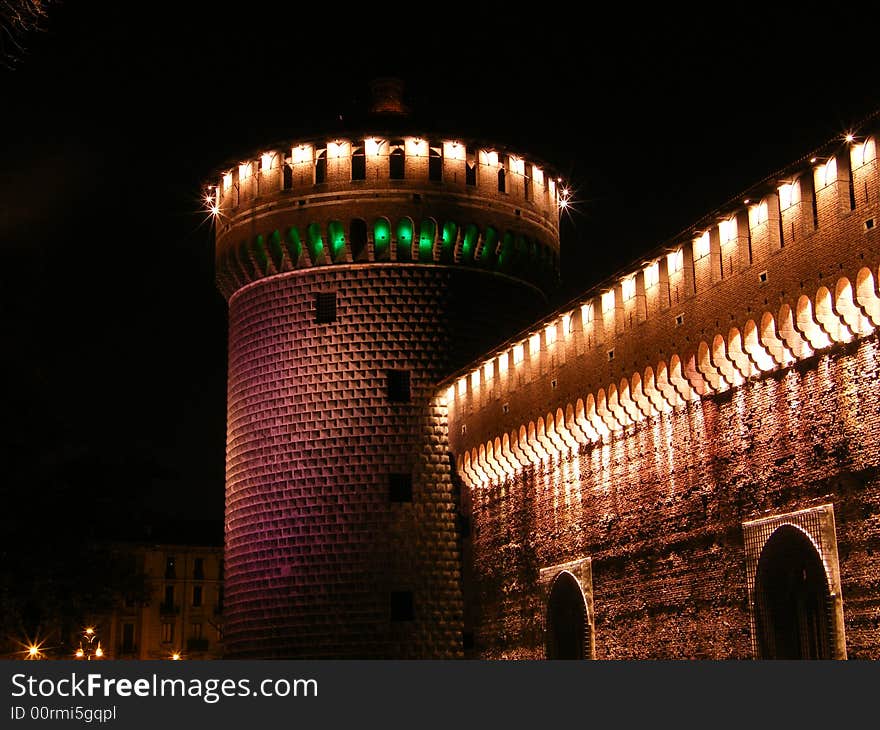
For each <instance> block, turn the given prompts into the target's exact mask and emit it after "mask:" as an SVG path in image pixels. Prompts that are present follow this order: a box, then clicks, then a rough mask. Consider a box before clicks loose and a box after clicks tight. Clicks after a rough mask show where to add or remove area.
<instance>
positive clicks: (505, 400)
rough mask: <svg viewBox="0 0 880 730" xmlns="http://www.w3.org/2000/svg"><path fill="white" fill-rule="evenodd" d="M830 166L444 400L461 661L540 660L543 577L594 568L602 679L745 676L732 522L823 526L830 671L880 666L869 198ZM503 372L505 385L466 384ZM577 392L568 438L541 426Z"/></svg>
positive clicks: (454, 386) (878, 253)
mask: <svg viewBox="0 0 880 730" xmlns="http://www.w3.org/2000/svg"><path fill="white" fill-rule="evenodd" d="M869 142H870V144H871V149H873V143H874V142H873V139H870V140H869ZM836 154H837V157H836V159H837V166H836V172H835V173H834V174H833V175H832V176H831V177H830V178H829V179H824V178H823V177H822V176H823V175H826V172H825V170H824V168H823V169H822V170H819V169H818V168H817V169H815V170H813V169H811V168H810V167H809V166H806V168H805V169H803V170H800V171H798V172H797V174H792V173H791V172H789V173H788V177H787V178H786V179H787V180H788V181H791V180H792V179H794V180H795V181H796V184H797V185H798V186H799V191H800V192H799V196H800V197H799V198H798V197H797V196H795V200H796V201H797V202H795V203H793V204H792V205H791V206H789V207H785V206H784V204H783V203H781V202H780V200H781V198H780V196H779V195H778V194H777V192H776V188H773V189H772V192H770V193H768V194H766V196H765V197H763V199H762V198H760V197H758V198H757V200H756V199H754V198H753V200H752V204H753V207H752V208H750V209H748V210H745V209H743V210H739V211H737V210H732V211H728V212H727V215H730V216H733V217H735V218H736V220H737V223H738V226H737V228H738V234H737V236H736V237H735V238H733V239H732V240H730V241H728V242H726V243H723V244H722V242H721V241H720V239H719V227H718V226H717V225H716V226H715V227H710V228H709V229H708V231H707V234H706V235H708V236H709V239H708V243H709V245H708V253H707V254H706V255H705V256H700V255H698V254H697V253H696V249H697V243H696V242H695V241H694V242H692V241H689V240H684V241H682V243H681V249H682V254H683V266H682V267H681V269H680V270H678V271H673V270H672V267H671V266H670V265H669V261H668V260H667V257H666V255H665V252H664V253H663V254H661V255H660V256H659V257H658V260H657V262H658V265H659V284H654V285H653V286H648V285H646V279H645V275H644V273H643V269H635V270H633V272H632V275H634V276H635V277H636V281H635V287H634V292H635V295H634V296H631V297H626V296H624V284H623V280H622V279H621V280H619V281H617V282H606V283H605V284H603V285H602V286H600V287H599V288H598V289H596V290H594V291H593V292H589V293H587V295H585V297H584V299H583V300H582V301H581V302H577V303H572V304H571V305H569V307H568V308H566V309H564V310H560V311H559V312H556V313H554V314H553V315H551V316H549V317H547V318H544V319H543V320H541V321H539V322H536V323H535V325H534V326H532V327H531V328H529V329H528V330H525V331H523V332H521V333H519V334H518V335H517V336H516V337H514V338H512V339H511V340H510V342H509V343H508V344H506V345H504V346H503V347H502V348H500V349H498V350H494V351H491V352H487V353H485V354H484V355H483V357H482V358H481V359H480V360H478V361H475V362H474V363H472V364H471V365H470V366H469V367H466V368H464V369H462V370H461V371H460V372H459V373H457V374H456V375H454V376H452V377H451V378H450V379H448V380H447V381H446V382H445V383H443V384H441V388H442V390H443V391H444V392H445V393H446V395H447V401H448V403H449V408H450V421H449V434H450V442H451V446H452V449H453V452H454V453H455V454H456V457H457V464H458V466H459V473H460V475H461V478H462V479H463V481H465V482H466V483H468V489H466V490H465V497H466V499H465V506H466V508H467V510H468V511H469V513H470V523H471V526H472V529H471V533H470V535H469V537H468V539H466V540H465V541H464V544H463V554H464V555H465V564H464V566H463V575H464V579H465V580H464V591H465V596H466V602H467V603H468V610H467V611H466V614H465V615H466V623H467V625H466V627H465V630H466V631H468V632H472V633H473V634H474V637H475V641H474V649H473V650H472V655H473V656H479V657H483V658H519V659H525V658H540V657H543V656H544V653H545V628H546V626H545V621H546V616H547V601H548V592H549V588H550V585H551V584H552V580H550V579H548V573H552V572H554V571H552V570H550V568H551V566H561V565H565V564H578V565H581V564H584V563H583V562H580V563H579V562H578V561H588V562H589V565H590V571H589V581H586V580H584V581H583V583H582V588H583V590H584V592H585V599H586V603H587V605H588V607H589V609H590V617H589V621H590V623H591V627H590V628H591V630H592V632H593V633H592V639H593V648H592V651H593V654H594V656H595V657H596V658H607V659H647V658H750V657H753V656H755V644H754V638H753V636H752V623H751V618H750V614H751V607H750V605H749V590H750V587H751V585H752V582H753V580H754V576H753V575H749V574H747V565H752V566H753V565H754V562H755V560H756V555H755V554H751V555H748V556H747V554H746V545H745V542H744V524H743V523H750V522H752V521H755V520H762V519H768V520H770V519H775V518H779V520H780V524H781V523H782V522H784V521H785V520H784V518H785V516H786V515H791V514H793V513H796V512H799V511H801V510H808V509H814V510H821V509H825V507H824V506H826V505H828V506H830V508H829V509H830V510H831V511H832V512H833V520H832V521H829V522H828V523H827V524H831V525H833V526H834V529H835V530H836V554H832V553H834V552H835V551H834V550H831V549H829V550H827V551H826V550H825V549H824V548H823V551H822V559H823V561H824V564H825V570H826V573H827V575H828V577H829V582H830V583H832V585H833V583H834V581H831V580H830V578H831V577H834V579H835V580H836V579H837V575H838V572H837V571H838V570H839V586H840V591H841V593H842V626H843V632H844V634H845V636H844V637H839V638H841V639H843V641H842V642H841V647H845V649H842V650H841V652H840V653H839V654H843V653H844V652H845V655H846V656H847V657H848V658H851V659H880V631H878V629H880V472H878V469H880V437H878V433H877V429H878V425H880V379H878V375H880V373H878V337H877V329H876V328H877V327H878V325H880V316H878V309H877V303H878V301H880V300H878V290H877V285H876V282H877V281H878V265H880V238H878V233H877V226H876V225H875V221H877V220H878V218H880V207H878V190H880V180H878V175H877V162H876V159H874V158H873V157H872V159H871V160H869V161H867V162H864V164H859V166H858V167H857V168H856V169H854V170H850V169H849V168H848V165H849V163H850V160H849V157H850V155H849V150H848V148H844V149H843V150H842V151H839V152H837V153H836ZM872 154H873V153H872ZM832 157H833V156H832ZM859 162H860V163H861V162H863V161H862V160H860V161H859ZM804 165H806V163H805V161H804ZM850 181H852V183H850ZM850 191H852V194H850ZM811 200H812V201H814V203H813V204H812V205H811V202H810V201H811ZM761 206H766V208H765V209H763V210H759V208H761ZM774 206H775V208H774ZM695 235H696V234H695ZM700 235H702V234H701V233H700ZM642 265H643V266H644V264H642ZM624 278H627V276H625V277H624ZM605 291H612V292H613V295H612V297H611V298H609V301H610V302H611V306H610V307H603V305H602V294H603V293H604V292H605ZM581 305H584V307H589V308H590V310H589V311H590V312H591V315H592V316H591V317H589V316H587V315H586V314H585V311H586V310H585V309H581ZM603 309H604V310H605V311H603ZM564 317H568V318H569V319H563V318H564ZM677 318H678V319H677ZM548 324H549V325H552V326H553V327H554V328H555V329H554V332H553V334H554V335H555V337H550V336H548V334H547V333H546V331H545V328H546V326H547V325H548ZM567 325H570V328H569V329H566V326H567ZM764 325H766V326H764ZM749 332H751V333H752V335H751V340H750V341H751V343H752V344H751V345H748V344H747V342H746V341H747V340H749V337H747V336H746V334H745V333H749ZM533 337H536V338H537V339H534V340H533ZM532 341H534V342H535V343H536V345H535V347H534V348H533V347H531V346H530V344H531V342H532ZM516 344H521V345H523V355H522V359H521V361H519V362H516V357H515V356H514V354H513V353H514V345H516ZM611 351H613V353H614V356H613V358H612V357H610V356H609V352H611ZM498 356H500V357H502V359H503V360H504V362H505V364H506V371H503V370H502V368H500V367H499V366H498V365H497V364H493V365H491V366H490V372H491V374H492V377H491V378H486V377H482V376H481V375H474V376H473V377H472V373H476V372H477V371H478V369H479V370H480V371H483V369H484V367H486V365H485V363H486V362H491V361H492V360H491V359H492V358H496V357H498ZM674 363H680V368H681V369H680V371H679V373H678V380H677V381H676V383H675V387H673V386H672V385H671V383H672V380H673V378H672V371H673V369H674V367H673V364H674ZM667 366H668V371H669V376H668V377H669V379H668V381H667V380H666V375H664V377H663V384H664V387H663V388H660V382H661V378H660V373H661V371H664V370H665V368H666V367H667ZM655 374H656V376H657V380H656V383H657V386H656V387H655V385H654V376H655ZM597 394H598V395H597ZM593 395H596V398H595V403H596V405H595V407H594V408H593V410H592V412H591V414H590V413H587V412H588V411H590V409H589V407H587V408H583V410H582V413H587V416H588V417H587V416H584V417H582V418H581V419H580V422H581V424H582V425H585V427H586V425H592V426H595V427H596V429H597V430H599V431H600V432H599V433H598V434H595V433H594V434H593V435H592V436H588V437H585V436H584V433H580V432H579V426H578V416H577V411H576V409H574V410H575V412H574V418H573V417H572V410H571V409H569V410H568V413H567V417H566V418H565V419H564V420H562V419H560V418H558V417H557V414H559V413H560V412H561V413H565V412H566V410H567V409H568V407H569V406H572V405H573V404H575V403H576V402H578V401H588V403H589V399H590V398H592V397H593ZM588 396H589V398H588ZM539 419H540V420H539ZM526 424H528V426H526ZM536 424H537V427H536ZM505 434H507V435H510V445H509V446H508V445H507V444H506V443H504V442H499V441H497V440H496V439H498V437H500V436H503V435H505ZM518 434H521V435H520V436H519V437H518ZM575 434H579V435H578V436H577V437H575V436H574V435H575ZM563 442H564V443H563ZM542 450H543V451H544V452H546V453H542ZM542 456H543V458H542ZM790 521H791V522H792V523H794V524H796V523H797V520H795V519H794V518H792V519H791V520H790ZM807 533H808V534H809V531H807ZM818 537H819V536H818V535H815V534H813V535H810V539H811V540H813V542H814V543H817V544H818V543H819V542H820V540H819V539H818ZM832 537H833V536H832ZM826 543H827V545H832V544H833V543H834V540H831V541H830V542H828V541H826ZM759 548H760V546H753V548H750V549H753V550H756V549H759ZM557 574H558V572H557ZM832 599H833V600H834V601H837V602H840V600H841V599H840V596H835V595H833V593H832Z"/></svg>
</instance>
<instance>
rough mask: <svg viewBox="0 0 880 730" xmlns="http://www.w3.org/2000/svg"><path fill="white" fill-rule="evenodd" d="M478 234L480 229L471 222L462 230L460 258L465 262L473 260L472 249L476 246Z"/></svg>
mask: <svg viewBox="0 0 880 730" xmlns="http://www.w3.org/2000/svg"><path fill="white" fill-rule="evenodd" d="M479 234H480V230H479V229H478V228H477V227H476V226H475V225H474V224H473V223H471V224H470V225H469V226H468V227H467V228H465V230H464V238H463V239H462V242H461V259H462V261H463V262H465V263H470V262H471V261H473V260H474V250H475V249H476V247H477V237H478V236H479Z"/></svg>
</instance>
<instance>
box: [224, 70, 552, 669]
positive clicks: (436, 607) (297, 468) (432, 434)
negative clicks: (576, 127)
mask: <svg viewBox="0 0 880 730" xmlns="http://www.w3.org/2000/svg"><path fill="white" fill-rule="evenodd" d="M374 93H375V95H376V98H375V100H374V104H373V110H372V111H373V114H372V116H371V117H370V119H369V122H368V123H366V124H365V126H364V127H362V128H358V129H354V130H351V131H349V132H347V133H345V134H343V133H339V132H333V133H332V134H327V135H318V136H311V137H307V138H298V139H293V140H289V141H287V142H285V143H284V144H279V145H273V146H269V147H266V148H264V149H261V150H256V151H255V154H254V155H253V156H252V157H250V158H249V159H245V160H243V161H239V160H236V161H235V163H234V164H232V165H230V166H229V167H227V168H224V169H222V171H221V172H220V174H219V179H218V180H217V181H216V184H212V185H211V186H210V187H209V191H208V196H209V203H210V206H211V208H212V209H213V211H214V214H215V218H214V220H215V232H216V269H217V282H218V286H219V288H220V289H221V291H222V292H223V294H224V296H225V297H226V298H227V300H228V304H229V373H228V401H227V455H226V547H225V577H226V600H225V605H224V616H225V642H226V646H227V655H228V656H231V657H240V658H273V657H278V658H280V657H285V658H409V657H412V658H445V657H457V656H461V654H462V630H463V618H462V614H463V604H462V595H461V570H460V562H461V557H460V545H459V542H460V541H459V534H458V530H459V529H460V527H459V521H458V519H457V518H458V495H457V492H456V487H455V485H454V484H453V481H452V472H451V470H450V461H449V449H448V445H447V432H446V404H445V402H444V401H442V400H439V399H437V398H436V397H435V395H434V393H435V390H436V389H435V386H436V384H437V383H438V382H439V381H441V380H442V379H443V378H444V377H445V376H447V375H449V374H450V373H452V372H453V371H454V370H456V369H457V368H459V367H462V366H463V365H464V364H465V363H467V362H469V361H470V360H472V359H473V358H474V357H476V356H478V354H479V353H480V352H482V351H485V349H486V348H487V347H489V346H491V345H492V344H495V343H497V342H499V341H501V340H503V339H504V338H505V337H507V336H509V335H512V334H513V332H515V331H516V330H517V329H518V328H519V327H520V326H522V325H523V324H524V323H525V322H527V321H529V320H531V319H533V318H534V316H535V314H536V312H537V311H538V310H539V309H540V307H541V306H542V305H543V304H544V303H545V301H546V299H545V295H544V292H546V291H547V290H548V289H549V288H550V287H552V286H553V285H554V284H555V283H556V281H557V279H558V253H559V239H558V204H559V198H560V194H561V193H560V190H559V189H558V188H557V179H556V178H555V177H554V176H553V175H552V173H551V171H550V170H549V169H548V168H547V167H546V166H545V165H543V164H542V163H540V162H538V161H536V160H534V159H532V158H529V157H526V156H524V155H522V154H521V153H520V152H518V151H516V152H515V151H513V150H510V149H507V148H505V147H501V146H497V145H491V144H488V143H486V142H483V141H476V140H469V139H466V138H457V137H452V136H449V135H440V134H437V135H435V134H429V133H428V131H426V130H425V129H423V128H418V127H415V125H414V124H413V122H412V121H411V119H410V117H408V115H407V109H406V107H405V106H404V105H403V103H402V101H401V100H400V98H399V96H398V94H399V86H395V84H394V83H387V82H386V83H378V84H376V85H375V86H374ZM494 367H496V364H495V363H494V361H493V362H492V363H490V364H488V365H487V368H494Z"/></svg>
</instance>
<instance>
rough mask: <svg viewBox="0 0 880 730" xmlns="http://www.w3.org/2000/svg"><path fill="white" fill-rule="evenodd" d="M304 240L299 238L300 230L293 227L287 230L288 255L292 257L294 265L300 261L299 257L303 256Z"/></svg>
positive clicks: (291, 261) (291, 260)
mask: <svg viewBox="0 0 880 730" xmlns="http://www.w3.org/2000/svg"><path fill="white" fill-rule="evenodd" d="M302 250H303V247H302V241H301V240H300V238H299V231H298V230H296V228H294V227H291V228H289V229H288V231H287V255H288V256H289V257H290V263H292V264H293V266H294V267H296V265H297V264H298V263H299V257H300V256H302Z"/></svg>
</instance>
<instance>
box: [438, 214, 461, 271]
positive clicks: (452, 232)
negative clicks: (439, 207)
mask: <svg viewBox="0 0 880 730" xmlns="http://www.w3.org/2000/svg"><path fill="white" fill-rule="evenodd" d="M457 238H458V226H457V225H456V224H455V223H454V222H453V221H446V222H445V223H444V224H443V235H442V237H441V241H440V261H442V262H443V263H452V262H453V261H454V260H455V242H456V239H457Z"/></svg>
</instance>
